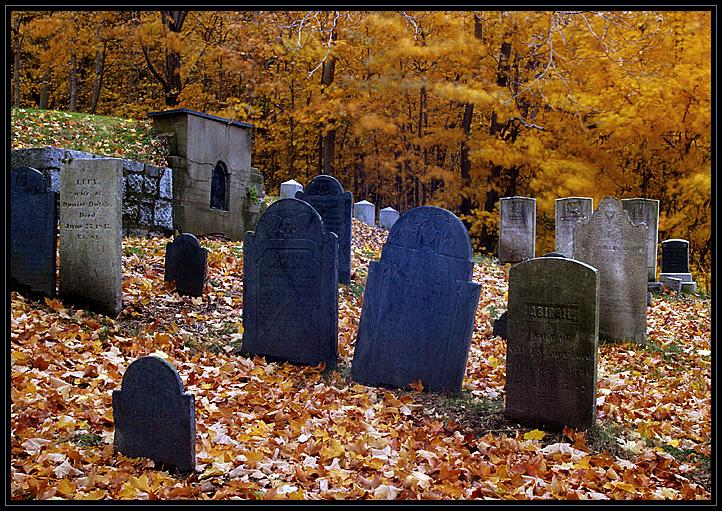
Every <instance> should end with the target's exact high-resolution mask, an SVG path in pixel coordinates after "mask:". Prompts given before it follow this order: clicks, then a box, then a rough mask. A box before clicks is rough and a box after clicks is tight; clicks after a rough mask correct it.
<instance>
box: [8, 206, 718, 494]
mask: <svg viewBox="0 0 722 511" xmlns="http://www.w3.org/2000/svg"><path fill="white" fill-rule="evenodd" d="M385 236H386V234H385V231H383V230H380V229H375V228H371V227H368V226H365V225H363V224H359V223H357V222H356V221H355V220H354V246H353V262H352V264H353V270H352V271H353V275H352V282H351V284H350V285H348V286H345V285H343V286H341V291H340V294H339V295H340V297H339V301H340V303H339V354H340V363H339V368H338V370H337V371H324V370H323V369H322V368H320V367H316V368H313V367H311V368H303V367H298V366H292V365H289V364H287V363H266V362H265V360H264V359H263V358H258V357H256V358H254V359H249V358H246V357H242V356H240V355H238V354H236V353H235V352H236V350H237V348H238V347H239V346H240V344H241V342H242V334H243V325H242V308H243V299H242V297H243V293H242V292H243V278H242V275H243V258H242V244H241V243H232V242H224V241H217V240H212V239H203V240H202V244H203V245H204V246H205V247H206V248H208V249H209V250H210V252H211V253H210V256H209V272H208V273H209V283H208V287H207V289H206V293H205V294H204V296H203V297H202V298H189V297H180V296H179V295H178V294H177V293H175V292H174V291H173V290H172V289H170V288H169V287H168V286H166V285H165V284H164V282H163V256H164V250H165V243H166V242H167V241H168V240H167V239H162V238H155V239H140V238H125V239H124V240H123V251H124V256H123V275H124V280H123V293H124V305H125V307H124V309H123V312H122V313H121V315H120V316H119V317H118V318H117V319H116V320H111V319H109V318H107V317H104V316H102V315H97V314H93V313H89V312H86V311H84V310H80V309H76V308H75V307H72V306H70V305H68V304H65V303H63V302H62V300H59V299H55V300H47V301H46V302H41V303H38V302H32V301H29V300H26V299H25V298H24V297H22V296H19V295H17V294H16V293H12V304H11V316H12V317H11V331H12V332H11V340H10V342H11V357H12V371H11V375H10V376H11V385H12V386H11V399H12V409H11V428H12V430H11V448H12V454H11V460H10V461H11V491H12V498H13V499H21V500H22V499H150V500H154V499H512V500H519V499H710V498H711V493H710V458H711V444H710V440H711V419H710V409H711V403H710V400H711V362H710V350H711V348H710V341H711V329H710V327H711V324H710V302H709V300H699V299H691V298H684V299H680V300H677V299H676V298H674V297H671V296H666V295H663V296H660V297H656V298H655V300H654V303H653V304H652V306H650V307H649V310H648V327H649V337H650V339H649V341H650V342H649V344H648V345H647V346H646V347H644V348H641V347H638V346H634V345H631V344H624V345H614V346H609V345H607V346H602V347H601V348H600V355H599V382H598V394H597V396H598V398H597V415H598V424H597V426H595V427H594V428H592V429H590V430H588V431H587V432H586V433H582V432H577V431H573V430H565V431H564V433H545V432H542V431H539V430H529V429H528V428H523V427H521V426H519V425H517V424H514V423H510V422H508V421H506V420H505V419H504V417H503V413H502V411H503V399H504V367H505V343H504V341H503V340H501V339H500V338H498V337H494V336H492V334H491V332H492V321H493V318H495V317H497V316H498V315H500V314H501V312H502V311H503V309H504V308H505V304H506V291H507V276H508V266H499V265H497V264H496V263H495V262H494V260H493V259H491V258H478V259H477V264H476V267H475V271H474V280H475V281H476V282H479V283H480V284H481V285H482V293H481V299H480V303H479V307H478V310H477V315H476V324H475V330H474V335H473V339H472V345H471V351H470V354H469V360H468V364H467V370H466V378H465V380H464V385H463V387H464V390H463V392H462V393H461V395H460V396H456V397H444V396H438V395H433V394H429V393H426V392H423V391H419V390H418V389H408V390H387V389H381V388H371V387H365V386H362V385H358V384H355V383H354V382H353V381H352V380H351V379H350V364H351V360H352V357H353V349H354V340H355V337H356V329H357V325H358V320H359V315H360V311H361V305H362V300H363V294H362V293H363V286H364V282H365V279H366V271H367V268H368V262H369V261H370V260H373V259H375V258H377V257H378V256H379V253H380V248H381V243H382V242H383V240H384V239H385ZM153 353H155V354H157V355H159V356H162V357H164V358H166V359H167V360H169V361H170V362H171V363H173V364H174V365H175V366H176V367H177V368H178V371H179V373H180V375H181V378H182V380H183V383H184V385H185V387H186V390H188V391H190V392H192V393H193V394H194V395H195V400H196V427H197V442H196V453H197V463H198V465H197V472H196V473H194V474H192V475H190V476H178V475H173V474H170V473H168V472H165V471H158V470H155V469H154V468H153V462H152V461H149V460H146V459H131V458H127V457H125V456H123V455H120V454H117V453H114V452H113V413H112V404H111V392H112V391H113V390H116V389H118V388H119V387H120V383H121V380H122V375H123V374H124V372H125V369H126V368H127V367H128V365H129V364H130V363H131V362H132V361H133V360H135V359H136V358H138V357H140V356H143V355H148V354H153Z"/></svg>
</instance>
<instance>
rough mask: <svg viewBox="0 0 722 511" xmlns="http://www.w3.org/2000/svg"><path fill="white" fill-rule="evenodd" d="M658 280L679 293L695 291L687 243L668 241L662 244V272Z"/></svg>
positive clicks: (683, 241) (685, 241)
mask: <svg viewBox="0 0 722 511" xmlns="http://www.w3.org/2000/svg"><path fill="white" fill-rule="evenodd" d="M659 280H661V281H662V282H663V283H664V284H665V285H669V284H673V286H672V287H677V288H678V289H679V290H680V291H685V292H692V293H694V292H695V291H697V283H696V282H694V281H693V280H692V273H690V271H689V241H687V240H681V239H670V240H665V241H663V242H662V272H661V273H660V276H659Z"/></svg>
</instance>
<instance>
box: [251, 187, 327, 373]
mask: <svg viewBox="0 0 722 511" xmlns="http://www.w3.org/2000/svg"><path fill="white" fill-rule="evenodd" d="M337 275H338V237H337V236H336V234H335V233H333V232H329V231H327V230H326V229H325V227H324V225H323V221H322V220H321V216H320V215H319V214H318V212H317V211H316V210H315V209H313V207H311V206H310V205H309V204H308V203H307V202H304V201H302V200H299V199H281V200H279V201H277V202H274V203H273V204H271V205H270V206H269V207H268V209H267V210H266V211H265V213H264V214H263V215H262V216H261V218H260V219H259V220H258V224H257V225H256V231H255V232H248V233H246V237H245V240H244V242H243V326H244V333H243V346H242V348H241V352H242V353H243V354H245V355H262V356H266V357H268V358H269V359H272V360H273V359H277V360H286V361H288V362H291V363H294V364H301V365H317V364H319V363H321V362H324V363H325V364H326V367H336V358H337V354H338V283H337V278H338V277H337Z"/></svg>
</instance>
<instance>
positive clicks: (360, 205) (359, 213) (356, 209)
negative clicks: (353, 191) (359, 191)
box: [353, 200, 376, 225]
mask: <svg viewBox="0 0 722 511" xmlns="http://www.w3.org/2000/svg"><path fill="white" fill-rule="evenodd" d="M353 217H354V218H355V219H356V220H361V221H362V222H363V223H365V224H368V225H376V206H374V205H373V204H372V203H371V202H369V201H367V200H362V201H359V202H357V203H355V204H354V205H353Z"/></svg>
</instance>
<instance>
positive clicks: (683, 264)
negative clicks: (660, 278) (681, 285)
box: [662, 239, 689, 273]
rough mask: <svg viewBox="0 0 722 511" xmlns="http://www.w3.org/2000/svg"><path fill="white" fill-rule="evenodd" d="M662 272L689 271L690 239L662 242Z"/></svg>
mask: <svg viewBox="0 0 722 511" xmlns="http://www.w3.org/2000/svg"><path fill="white" fill-rule="evenodd" d="M662 273H689V241H687V240H680V239H671V240H665V241H663V242H662Z"/></svg>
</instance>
